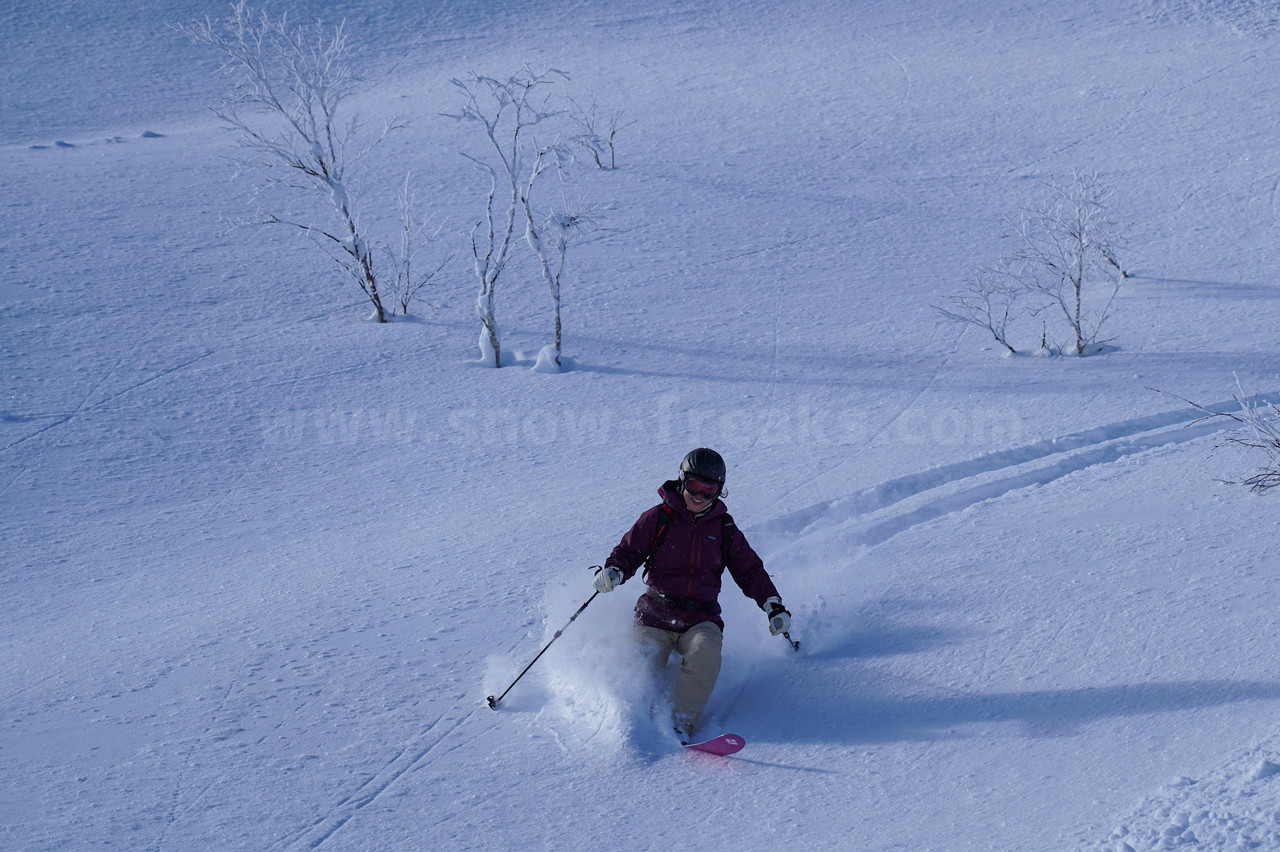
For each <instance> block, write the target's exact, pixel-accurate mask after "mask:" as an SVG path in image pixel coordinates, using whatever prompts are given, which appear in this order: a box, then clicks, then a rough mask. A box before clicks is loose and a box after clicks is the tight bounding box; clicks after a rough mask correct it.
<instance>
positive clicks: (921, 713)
mask: <svg viewBox="0 0 1280 852" xmlns="http://www.w3.org/2000/svg"><path fill="white" fill-rule="evenodd" d="M809 674H815V672H813V671H810V672H809ZM863 674H865V673H863ZM842 679H843V680H845V682H846V683H845V686H846V687H847V688H846V689H842V690H840V691H838V692H835V693H834V694H833V691H831V690H830V689H828V688H824V680H826V679H825V678H823V677H821V676H819V677H809V676H802V677H795V678H788V680H789V681H791V682H790V683H788V685H787V689H786V690H784V691H782V693H783V694H785V695H786V696H787V700H786V704H787V705H788V706H786V707H783V706H780V702H779V703H777V704H775V705H774V707H773V710H774V711H775V712H777V713H779V714H782V715H784V716H785V718H787V720H788V721H787V725H786V731H787V734H786V736H785V737H784V739H786V740H793V741H797V742H807V741H812V742H843V743H849V744H855V743H877V742H900V741H936V740H946V739H959V738H963V737H966V736H972V735H974V731H973V730H972V728H973V727H974V726H993V725H995V726H998V725H1014V726H1015V732H1016V733H1015V735H1017V736H1023V737H1027V738H1037V739H1038V738H1044V737H1063V736H1073V735H1075V734H1078V733H1079V732H1080V731H1081V730H1082V729H1083V728H1084V727H1085V726H1086V725H1088V724H1089V723H1091V722H1098V721H1101V720H1104V719H1114V718H1121V717H1129V716H1152V715H1158V714H1164V713H1177V712H1183V711H1187V710H1196V709H1202V708H1206V707H1216V706H1220V705H1226V704H1235V703H1238V702H1242V701H1275V700H1280V683H1267V682H1253V681H1233V680H1197V681H1170V682H1157V683H1139V684H1127V685H1121V686H1102V687H1080V688H1074V689H1060V690H1030V691H1026V692H1008V693H987V694H982V693H948V694H942V695H901V694H899V695H894V694H889V693H890V692H891V690H889V689H886V686H887V684H885V683H884V682H880V683H875V682H874V681H875V679H874V678H871V679H869V680H870V681H871V682H869V683H864V684H859V683H858V680H859V678H858V673H854V672H848V673H846V674H845V675H844V677H843V678H842ZM825 686H827V687H829V686H830V684H829V683H826V684H825ZM896 686H897V689H895V690H892V691H894V692H910V691H913V690H912V687H911V686H910V685H905V684H903V683H898V684H896ZM919 686H920V685H919V684H916V685H914V689H919ZM841 694H843V695H846V696H849V698H848V700H847V701H840V700H839V699H838V698H834V700H833V695H834V696H838V695H841ZM987 733H990V732H987Z"/></svg>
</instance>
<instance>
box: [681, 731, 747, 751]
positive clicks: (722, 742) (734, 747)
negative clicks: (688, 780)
mask: <svg viewBox="0 0 1280 852" xmlns="http://www.w3.org/2000/svg"><path fill="white" fill-rule="evenodd" d="M746 744H747V741H746V740H744V739H743V738H742V737H740V736H738V735H737V734H721V735H720V736H718V737H712V738H711V739H709V740H703V741H702V742H700V743H687V744H686V745H685V748H689V749H693V750H694V751H705V752H706V753H707V754H718V755H720V756H721V757H727V756H728V755H731V754H737V753H738V752H740V751H742V747H743V746H745V745H746Z"/></svg>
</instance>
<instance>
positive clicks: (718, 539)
mask: <svg viewBox="0 0 1280 852" xmlns="http://www.w3.org/2000/svg"><path fill="white" fill-rule="evenodd" d="M725 473H726V469H725V463H724V459H723V458H721V457H720V454H719V453H717V452H716V451H715V450H711V449H707V448H706V447H700V448H698V449H696V450H693V451H692V452H690V453H689V454H688V455H686V456H685V457H684V460H683V461H682V462H681V463H680V474H679V477H678V478H677V479H673V480H669V481H667V482H665V483H663V484H662V486H661V487H660V488H659V489H658V494H659V496H660V497H661V498H662V502H661V503H659V504H658V505H657V506H654V507H653V508H652V509H648V510H647V511H645V512H644V513H643V514H642V515H640V518H639V519H638V520H637V521H636V522H635V524H634V525H633V526H632V527H631V529H630V530H629V531H628V532H627V534H626V535H624V536H623V537H622V540H621V541H620V542H618V546H617V547H615V548H614V549H613V552H612V553H610V554H609V558H608V559H606V560H605V563H604V566H603V567H602V568H599V569H598V570H597V571H596V575H595V579H594V581H593V582H592V585H593V586H594V587H595V588H596V590H597V591H601V592H611V591H613V590H614V589H615V588H616V587H617V586H618V585H620V584H622V583H625V582H626V581H627V580H629V579H631V577H632V576H634V575H635V574H636V572H637V571H639V570H640V568H641V566H644V572H643V574H642V579H643V580H644V582H645V583H646V584H647V585H648V589H647V590H646V591H645V592H644V594H642V595H641V596H640V598H639V600H637V601H636V607H635V622H636V630H637V633H638V634H639V637H640V639H641V642H642V643H643V645H644V646H645V648H646V650H647V651H649V652H650V653H651V655H652V659H653V662H654V665H655V666H656V667H657V668H661V667H662V666H664V665H666V662H667V660H668V659H669V658H670V656H671V654H672V652H675V653H678V654H679V655H680V672H679V674H677V675H676V678H675V682H674V684H673V685H672V695H671V700H672V721H673V722H674V724H675V727H676V731H677V732H678V733H679V735H680V739H681V741H683V742H687V741H688V740H689V738H690V737H691V735H692V733H693V731H694V730H696V729H697V727H698V723H699V720H700V718H701V716H702V711H703V708H704V707H705V706H706V704H707V699H708V698H710V697H711V690H712V689H713V688H714V687H715V684H716V678H717V676H718V675H719V674H720V650H721V646H722V644H723V630H724V622H723V621H722V620H721V618H720V604H719V602H718V598H719V596H720V578H721V574H722V573H723V572H724V569H726V568H728V569H729V575H730V576H731V577H733V579H734V582H736V583H737V584H738V586H739V588H741V589H742V592H743V594H745V595H746V596H747V597H749V598H751V599H752V600H754V601H755V602H756V603H757V604H758V605H759V606H760V608H761V609H763V610H764V611H765V613H766V614H767V615H768V618H769V631H770V632H771V633H773V634H774V635H777V634H779V633H786V632H787V631H789V630H790V629H791V613H789V612H787V610H786V608H785V607H783V605H782V599H781V597H780V596H779V595H778V590H777V589H776V588H775V587H774V585H773V580H771V579H770V578H769V575H768V573H767V572H766V571H765V570H764V563H763V562H762V561H761V559H760V557H759V556H757V555H756V552H755V551H754V550H752V549H751V545H750V544H748V543H747V539H746V536H744V535H743V534H742V532H741V531H740V530H739V529H738V528H737V527H736V526H735V525H734V523H733V519H732V518H731V517H730V516H729V513H728V511H727V510H726V509H725V506H724V503H723V502H721V499H720V498H721V497H723V496H725V490H724V482H725Z"/></svg>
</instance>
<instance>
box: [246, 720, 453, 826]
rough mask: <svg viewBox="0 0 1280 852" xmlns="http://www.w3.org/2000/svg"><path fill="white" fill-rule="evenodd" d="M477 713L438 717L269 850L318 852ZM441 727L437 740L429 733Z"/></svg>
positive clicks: (425, 760)
mask: <svg viewBox="0 0 1280 852" xmlns="http://www.w3.org/2000/svg"><path fill="white" fill-rule="evenodd" d="M476 712H477V710H471V711H470V712H468V713H466V714H465V715H463V716H461V717H460V718H456V719H454V720H450V721H446V717H444V716H442V717H440V718H439V719H437V720H436V721H435V722H433V723H432V724H430V725H428V726H427V727H426V728H424V729H423V730H422V731H421V732H420V733H419V734H418V736H417V737H415V739H414V742H411V743H409V744H408V745H406V746H404V747H403V748H401V749H400V750H399V751H398V752H396V754H395V755H394V756H392V758H391V759H390V760H388V761H387V763H386V765H384V766H383V768H382V769H380V770H379V771H378V772H377V773H375V774H373V775H371V776H369V777H368V778H366V779H365V780H364V781H362V782H361V783H360V784H359V785H357V786H356V788H355V789H354V790H352V791H351V792H350V793H348V794H347V795H346V796H344V797H343V798H342V799H340V800H339V801H338V802H337V803H335V804H334V805H333V806H332V807H331V808H330V809H329V810H328V811H327V812H326V813H325V814H324V815H323V816H320V817H319V818H317V819H316V820H314V821H313V822H311V823H310V824H308V825H307V826H305V827H303V828H302V829H301V830H300V831H298V832H297V833H295V834H294V835H293V836H291V837H289V838H286V839H285V840H283V841H281V842H280V843H278V844H276V845H274V846H272V847H271V848H272V849H318V848H320V847H321V846H323V845H324V844H325V843H327V842H328V841H329V840H330V838H332V837H333V836H334V835H335V834H337V833H338V832H339V831H341V830H342V828H343V826H345V825H346V824H347V823H348V822H350V821H351V820H352V819H354V818H355V817H356V816H357V815H358V814H359V813H360V812H361V811H362V810H364V809H365V808H366V807H368V806H369V805H371V804H373V803H374V802H376V801H378V800H379V799H380V798H381V797H382V795H383V794H384V793H385V792H386V791H387V790H388V789H389V788H390V787H391V786H392V785H393V784H395V783H396V781H398V780H399V779H400V778H402V777H404V775H405V774H406V773H408V772H411V771H413V770H414V769H416V768H418V767H419V766H422V765H424V763H425V762H427V761H428V759H429V757H430V755H431V753H432V752H433V751H434V750H435V749H436V748H437V747H438V746H439V745H440V744H441V743H442V742H444V741H445V740H446V739H448V737H449V736H450V735H451V734H453V733H454V732H455V731H457V730H458V729H459V728H461V727H462V726H463V725H464V724H466V723H467V721H468V720H470V719H471V717H472V716H474V715H475V714H476ZM446 725H447V727H444V730H442V731H440V733H439V734H438V736H435V737H432V734H433V732H435V731H437V729H439V728H441V727H443V726H446Z"/></svg>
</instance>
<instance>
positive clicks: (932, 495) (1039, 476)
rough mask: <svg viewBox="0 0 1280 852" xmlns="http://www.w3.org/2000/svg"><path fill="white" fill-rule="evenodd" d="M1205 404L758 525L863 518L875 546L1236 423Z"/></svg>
mask: <svg viewBox="0 0 1280 852" xmlns="http://www.w3.org/2000/svg"><path fill="white" fill-rule="evenodd" d="M1246 401H1247V402H1248V403H1249V404H1250V405H1277V404H1280V393H1269V394H1255V395H1254V396H1251V397H1249V398H1248V399H1247V400H1246ZM1206 409H1207V410H1211V411H1220V412H1233V411H1236V410H1239V404H1238V403H1237V402H1236V401H1235V400H1231V401H1229V402H1223V403H1219V404H1217V405H1212V406H1206ZM1206 409H1198V408H1186V409H1179V410H1176V411H1168V412H1162V413H1158V414H1150V415H1146V416H1143V417H1136V418H1133V419H1130V420H1122V421H1118V422H1116V423H1111V424H1108V425H1104V426H1097V427H1094V428H1092V429H1085V430H1082V431H1079V432H1072V433H1070V434H1067V435H1062V436H1059V437H1056V438H1049V439H1045V440H1042V441H1036V442H1034V443H1030V444H1024V445H1023V446H1020V447H1013V448H1011V449H1007V450H1000V451H997V452H993V453H987V454H986V455H981V456H977V457H976V458H973V459H968V460H965V461H959V462H953V463H951V464H946V465H941V466H939V467H935V468H931V469H928V470H924V471H920V472H918V473H913V474H908V475H906V476H901V477H898V478H895V479H890V480H887V481H885V482H882V483H880V484H879V485H875V486H872V487H870V488H867V489H865V490H863V491H859V492H856V493H854V494H850V495H846V496H844V497H839V498H836V499H835V500H828V501H824V502H822V503H818V504H815V505H813V506H809V507H807V508H805V509H801V510H799V511H796V512H792V513H789V514H787V515H783V516H781V517H778V518H775V519H774V520H772V521H769V522H766V523H765V524H764V525H763V526H762V530H763V531H765V532H768V533H772V534H774V535H781V536H785V537H787V538H789V539H792V540H794V539H798V538H803V537H804V536H805V534H806V533H808V532H810V531H811V530H814V528H815V527H817V526H818V525H824V526H828V525H843V524H847V523H850V522H852V521H855V520H858V519H860V518H863V519H866V524H865V526H863V527H862V529H861V530H860V531H859V532H858V534H857V536H856V540H857V542H858V543H859V544H862V545H864V546H866V547H874V546H875V545H878V544H882V543H883V542H885V541H888V540H889V539H891V538H893V537H894V536H895V535H897V534H899V533H901V532H905V531H906V530H909V529H911V528H913V527H915V526H918V525H920V524H923V523H926V522H928V521H931V520H934V519H936V518H939V517H942V516H943V515H947V514H951V513H953V512H958V511H962V510H964V509H967V508H969V507H970V506H974V505H977V504H978V503H981V502H983V501H986V500H991V499H995V498H997V497H1000V496H1002V495H1004V494H1007V493H1009V492H1011V491H1014V490H1017V489H1019V488H1026V487H1028V486H1033V485H1046V484H1048V483H1050V482H1053V481H1055V480H1057V479H1061V478H1062V477H1064V476H1067V475H1068V474H1071V473H1074V472H1076V471H1079V470H1084V469H1085V468H1088V467H1092V466H1094V465H1098V464H1105V463H1108V462H1114V461H1117V460H1119V459H1122V458H1124V457H1126V456H1130V455H1133V454H1135V453H1141V452H1145V451H1147V450H1151V449H1155V448H1157V447H1162V446H1166V445H1168V444H1177V443H1184V442H1187V441H1192V440H1195V439H1197V438H1201V437H1203V436H1205V435H1210V434H1213V433H1215V432H1221V431H1225V430H1228V429H1231V428H1232V427H1238V426H1239V424H1238V423H1236V422H1235V421H1233V420H1230V419H1227V418H1220V417H1214V416H1212V415H1209V414H1207V413H1206Z"/></svg>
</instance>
